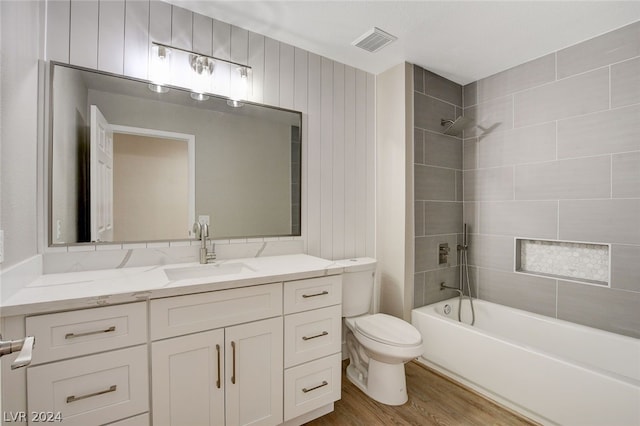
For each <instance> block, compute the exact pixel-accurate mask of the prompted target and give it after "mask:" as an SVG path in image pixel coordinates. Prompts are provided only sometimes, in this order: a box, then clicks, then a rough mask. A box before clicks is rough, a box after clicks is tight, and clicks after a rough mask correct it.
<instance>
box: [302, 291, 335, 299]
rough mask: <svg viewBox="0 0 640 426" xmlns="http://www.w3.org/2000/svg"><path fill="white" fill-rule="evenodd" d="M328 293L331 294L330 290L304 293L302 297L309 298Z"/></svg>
mask: <svg viewBox="0 0 640 426" xmlns="http://www.w3.org/2000/svg"><path fill="white" fill-rule="evenodd" d="M326 294H329V292H328V291H327V290H323V291H321V292H320V293H315V294H303V295H302V297H304V298H305V299H306V298H309V297H318V296H324V295H326Z"/></svg>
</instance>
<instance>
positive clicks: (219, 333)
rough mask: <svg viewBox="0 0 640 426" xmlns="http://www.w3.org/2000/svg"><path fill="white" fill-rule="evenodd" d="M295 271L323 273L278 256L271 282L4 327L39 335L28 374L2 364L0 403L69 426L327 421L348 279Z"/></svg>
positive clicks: (27, 317)
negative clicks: (0, 397) (292, 264)
mask: <svg viewBox="0 0 640 426" xmlns="http://www.w3.org/2000/svg"><path fill="white" fill-rule="evenodd" d="M300 261H303V262H304V261H310V262H312V264H317V262H316V260H315V259H309V258H308V257H307V256H303V257H301V256H292V257H291V259H286V262H285V261H283V260H282V258H278V259H276V261H274V264H273V265H275V266H271V268H272V269H269V271H270V274H272V275H271V276H270V277H267V276H265V277H256V276H255V275H250V276H248V277H247V280H249V281H248V282H239V280H238V279H236V280H235V281H229V282H225V281H219V282H211V283H206V282H205V283H202V284H193V285H184V286H176V287H175V288H168V289H164V288H161V287H159V289H158V291H157V292H155V293H154V291H150V292H148V293H145V294H144V295H141V294H138V293H133V294H132V295H131V297H135V299H132V300H130V301H128V300H125V302H124V303H121V304H113V305H106V306H98V307H95V303H96V300H99V301H102V300H103V299H102V298H104V300H105V301H106V300H108V298H106V296H103V295H102V293H99V292H97V291H96V296H95V297H94V298H91V299H87V301H86V302H87V303H92V304H94V305H93V306H94V307H87V308H85V309H75V310H67V311H60V309H65V308H66V309H69V306H78V305H79V302H78V300H76V301H75V302H74V303H73V304H69V303H67V302H65V301H62V300H61V301H59V302H51V305H50V308H51V310H50V311H48V312H43V310H42V309H43V308H42V307H38V308H34V307H27V308H26V309H27V312H25V313H24V314H15V315H14V316H12V317H3V322H2V325H3V331H5V332H6V333H8V334H9V335H18V336H19V335H29V336H35V346H34V351H33V357H32V363H31V365H29V366H28V367H26V368H25V369H24V370H17V371H16V372H10V371H9V370H8V367H9V363H8V361H9V358H7V359H6V360H3V379H4V380H3V386H4V385H5V384H6V385H7V387H6V388H5V389H9V388H11V389H12V392H13V393H14V394H15V395H16V396H15V397H14V396H10V397H7V395H6V394H3V401H2V402H3V410H8V412H12V413H14V412H15V413H25V414H29V413H44V414H46V413H52V415H56V414H57V413H60V414H59V415H58V416H57V417H56V418H55V419H54V420H59V419H60V418H61V419H62V421H61V422H60V424H63V425H67V426H69V425H81V426H98V425H112V426H115V425H118V426H120V425H122V426H143V425H144V426H152V425H153V426H164V425H174V426H190V425H194V426H206V425H221V426H236V425H238V426H239V425H249V424H250V425H263V426H275V425H281V424H282V425H286V426H294V425H295V426H297V425H301V424H303V423H305V422H308V421H310V420H312V419H314V418H317V417H319V416H321V415H323V414H326V413H329V412H330V411H332V409H333V403H334V402H335V401H336V400H338V399H339V398H340V381H341V354H340V351H341V337H342V333H341V301H342V288H341V283H342V276H341V275H340V269H339V268H338V269H336V270H333V271H332V270H331V269H329V268H330V267H331V265H332V264H331V263H329V262H328V261H321V262H320V266H321V267H318V266H313V267H311V266H310V267H309V268H310V270H307V271H305V270H302V269H301V268H300V267H299V265H298V269H297V271H298V272H297V273H291V272H289V268H288V266H287V264H288V263H287V262H298V263H299V262H300ZM247 262H249V261H247ZM313 262H316V263H313ZM279 265H283V266H279ZM259 268H265V262H264V261H263V260H261V261H260V262H257V265H256V267H255V268H254V269H259ZM278 268H281V269H278ZM313 268H316V269H313ZM274 270H275V271H281V272H279V273H278V274H275V273H274ZM252 271H253V269H252ZM328 271H331V272H333V273H334V274H336V275H326V274H327V272H328ZM153 272H157V271H154V270H152V271H150V272H149V276H150V277H152V278H153V277H155V275H153ZM137 273H138V275H136V278H135V279H143V278H144V274H141V273H139V271H137ZM274 274H275V275H274ZM283 279H284V281H282V280H283ZM271 280H278V282H273V281H271ZM69 285H72V284H69ZM27 291H28V290H25V292H27ZM103 291H104V290H103ZM196 291H200V292H198V293H196ZM96 298H98V299H96ZM141 298H144V300H140V299H141ZM127 302H129V303H127ZM34 303H35V302H34ZM28 309H33V310H32V313H28ZM53 309H58V311H53ZM5 372H6V378H5ZM9 384H10V386H9ZM5 403H6V404H5ZM36 420H39V421H37V422H38V423H41V422H42V421H43V420H44V418H42V419H41V418H37V419H34V420H32V423H29V424H32V425H34V424H35V423H36ZM5 423H6V419H5Z"/></svg>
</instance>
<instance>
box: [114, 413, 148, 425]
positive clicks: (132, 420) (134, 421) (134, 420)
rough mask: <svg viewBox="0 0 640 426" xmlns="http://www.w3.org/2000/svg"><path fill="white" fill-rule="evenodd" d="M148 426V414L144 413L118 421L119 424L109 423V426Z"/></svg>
mask: <svg viewBox="0 0 640 426" xmlns="http://www.w3.org/2000/svg"><path fill="white" fill-rule="evenodd" d="M149 424H150V422H149V414H147V413H145V414H141V415H139V416H135V417H129V418H128V419H124V420H120V421H119V422H115V423H109V426H149Z"/></svg>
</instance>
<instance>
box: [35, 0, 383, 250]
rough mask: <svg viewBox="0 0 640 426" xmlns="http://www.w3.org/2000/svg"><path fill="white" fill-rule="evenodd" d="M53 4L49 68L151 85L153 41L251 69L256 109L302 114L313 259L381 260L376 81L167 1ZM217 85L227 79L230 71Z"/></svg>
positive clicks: (307, 231) (63, 0)
mask: <svg viewBox="0 0 640 426" xmlns="http://www.w3.org/2000/svg"><path fill="white" fill-rule="evenodd" d="M47 4H48V8H47V52H46V55H47V59H51V60H56V61H60V62H64V63H72V64H75V65H81V66H85V67H89V68H97V69H100V70H105V71H109V72H113V73H116V74H123V75H128V76H132V77H139V78H146V77H147V75H148V65H147V62H148V52H149V48H150V41H152V40H153V41H157V42H161V43H166V44H171V45H175V46H179V47H182V48H186V49H189V50H196V51H198V52H202V53H205V54H206V53H209V52H211V53H212V54H213V55H215V56H217V57H221V58H229V59H231V60H233V61H235V62H240V63H247V64H248V65H250V66H251V67H253V69H252V82H253V84H252V88H251V91H250V96H249V97H250V100H252V101H256V102H263V103H266V104H269V105H275V106H279V107H283V108H292V109H295V110H299V111H302V112H303V114H304V115H303V131H302V138H303V182H302V187H303V189H304V190H303V206H302V232H303V238H304V242H305V247H306V251H307V253H309V254H312V255H316V256H321V257H324V258H328V259H339V258H344V257H353V256H365V255H367V256H374V254H375V134H374V132H375V127H374V123H375V114H374V111H375V109H374V108H375V103H374V102H375V78H374V76H373V75H372V74H368V73H365V72H364V71H361V70H356V69H354V68H352V67H349V66H346V65H344V64H341V63H338V62H335V61H332V60H330V59H327V58H323V57H320V56H318V55H316V54H313V53H311V52H307V51H305V50H302V49H298V48H296V47H294V46H291V45H288V44H285V43H280V42H278V41H276V40H273V39H270V38H268V37H265V36H262V35H260V34H256V33H253V32H250V31H247V30H244V29H242V28H239V27H236V26H233V25H229V24H227V23H224V22H220V21H217V20H214V19H211V18H208V17H205V16H202V15H199V14H196V13H192V12H190V11H186V10H185V9H182V8H179V7H176V6H172V5H169V4H168V3H164V2H160V1H155V0H153V1H146V0H145V1H133V0H127V1H125V0H119V1H118V0H116V1H101V2H98V0H83V1H80V0H60V1H51V0H49V1H48V3H47ZM216 75H217V76H224V75H226V74H225V71H224V69H223V67H220V69H218V68H217V69H216ZM229 75H230V74H229ZM230 78H231V77H229V79H228V81H230ZM225 90H228V86H226V84H222V85H221V88H220V91H221V92H222V93H225Z"/></svg>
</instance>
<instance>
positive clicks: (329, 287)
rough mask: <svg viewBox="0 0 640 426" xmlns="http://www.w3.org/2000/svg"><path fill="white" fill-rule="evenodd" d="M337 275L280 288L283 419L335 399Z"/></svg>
mask: <svg viewBox="0 0 640 426" xmlns="http://www.w3.org/2000/svg"><path fill="white" fill-rule="evenodd" d="M341 301H342V276H341V275H332V276H327V277H320V278H310V279H305V280H297V281H290V282H287V283H285V286H284V312H285V314H286V315H285V317H284V340H285V343H284V354H285V355H284V362H285V372H284V420H285V421H290V420H292V419H296V418H297V417H299V416H303V415H305V414H306V413H309V412H312V411H313V410H317V409H321V408H322V407H324V406H326V405H327V404H332V403H333V402H334V401H337V400H338V399H340V395H341V392H340V387H341V378H342V376H341V373H342V356H341V349H342V318H341V317H342V305H341Z"/></svg>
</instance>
